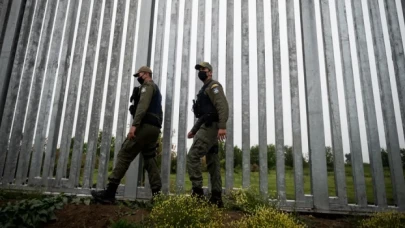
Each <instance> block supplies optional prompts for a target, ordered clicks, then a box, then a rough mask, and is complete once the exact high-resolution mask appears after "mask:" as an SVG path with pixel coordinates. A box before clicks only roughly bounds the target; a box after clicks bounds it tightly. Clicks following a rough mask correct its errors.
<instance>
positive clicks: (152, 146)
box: [91, 66, 163, 203]
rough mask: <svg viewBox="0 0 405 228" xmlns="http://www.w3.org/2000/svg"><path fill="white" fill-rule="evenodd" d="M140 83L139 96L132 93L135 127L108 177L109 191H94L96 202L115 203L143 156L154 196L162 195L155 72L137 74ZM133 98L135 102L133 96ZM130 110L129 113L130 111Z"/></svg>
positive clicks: (159, 110)
mask: <svg viewBox="0 0 405 228" xmlns="http://www.w3.org/2000/svg"><path fill="white" fill-rule="evenodd" d="M134 76H135V77H137V79H138V82H139V83H140V84H141V86H140V88H139V90H134V91H137V93H138V94H133V96H135V97H138V99H139V100H138V99H137V98H135V104H137V106H136V107H133V106H132V107H131V108H133V111H134V112H135V113H134V114H135V115H134V120H133V122H132V127H131V129H130V131H129V133H128V135H127V138H126V140H125V141H124V143H123V145H122V148H121V150H120V151H119V152H118V156H117V162H116V164H115V168H114V170H113V172H112V173H111V175H110V176H109V177H108V181H109V183H108V185H107V189H106V190H102V191H92V192H91V194H92V196H93V197H94V199H95V200H96V201H99V202H101V203H114V202H115V194H116V191H117V188H118V185H119V184H120V182H121V179H122V178H123V177H124V176H125V173H126V172H127V170H128V167H129V165H130V164H131V162H132V161H133V160H134V159H135V157H136V156H137V155H138V154H139V153H142V155H143V158H144V166H145V169H146V170H147V171H148V176H149V183H150V186H151V189H152V195H153V196H155V195H156V194H158V193H160V189H161V187H162V181H161V179H160V170H159V169H158V166H157V163H156V158H155V157H156V153H157V151H156V149H157V144H156V143H157V141H158V137H159V134H160V129H161V127H162V119H163V111H162V95H161V93H160V90H159V88H158V86H157V85H156V84H155V83H154V82H153V80H152V71H151V69H150V68H149V67H147V66H143V67H141V68H140V69H139V70H138V72H137V73H136V74H135V75H134ZM131 99H134V98H133V97H131ZM131 108H130V110H131Z"/></svg>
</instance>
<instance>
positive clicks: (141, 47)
mask: <svg viewBox="0 0 405 228" xmlns="http://www.w3.org/2000/svg"><path fill="white" fill-rule="evenodd" d="M152 10H154V8H153V2H152V1H141V6H140V12H139V13H140V16H139V29H138V44H137V47H136V62H135V66H137V67H139V66H142V65H146V64H147V63H148V54H147V53H148V50H150V49H149V45H151V42H152V38H151V36H150V32H149V31H150V29H153V28H151V27H150V24H151V20H153V17H152V15H151V12H152ZM140 160H141V156H137V157H136V158H135V160H134V161H133V162H132V164H131V166H130V169H129V170H128V171H127V176H126V180H127V181H126V183H125V192H124V195H125V197H126V198H136V197H137V192H138V180H139V177H140V175H139V174H141V172H139V171H142V166H141V164H140Z"/></svg>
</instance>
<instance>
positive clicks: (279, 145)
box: [259, 0, 286, 202]
mask: <svg viewBox="0 0 405 228" xmlns="http://www.w3.org/2000/svg"><path fill="white" fill-rule="evenodd" d="M279 20H280V19H279V7H278V0H272V1H271V23H272V42H273V77H274V122H275V123H274V126H275V129H276V158H277V159H276V160H277V161H276V163H277V177H276V179H277V196H278V199H279V200H280V201H281V202H284V201H285V200H286V192H285V158H284V157H285V156H284V126H283V122H284V120H283V85H282V75H281V52H280V22H279ZM259 107H260V106H259ZM260 108H261V107H260Z"/></svg>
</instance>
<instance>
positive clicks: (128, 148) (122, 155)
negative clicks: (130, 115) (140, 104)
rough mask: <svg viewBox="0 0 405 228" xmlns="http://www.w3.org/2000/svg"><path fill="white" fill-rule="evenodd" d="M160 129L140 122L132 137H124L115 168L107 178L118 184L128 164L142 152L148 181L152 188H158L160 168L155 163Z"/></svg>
mask: <svg viewBox="0 0 405 228" xmlns="http://www.w3.org/2000/svg"><path fill="white" fill-rule="evenodd" d="M159 134H160V129H159V128H157V127H155V126H152V125H149V124H142V125H141V126H140V127H138V128H137V129H136V132H135V138H134V139H131V140H129V139H126V140H125V141H124V143H123V144H122V147H121V150H120V151H119V152H118V155H117V162H116V163H115V168H114V170H113V172H112V173H111V175H110V176H109V177H108V180H109V181H110V182H112V183H116V184H119V183H120V182H121V179H122V178H123V177H124V176H125V173H126V172H127V170H128V167H129V165H130V164H131V162H132V161H133V160H134V159H135V157H136V156H138V154H139V153H142V155H143V157H144V167H145V169H146V171H148V176H149V183H150V186H151V189H152V190H160V189H161V187H162V180H161V179H160V170H159V169H158V166H157V163H156V142H157V140H158V138H159Z"/></svg>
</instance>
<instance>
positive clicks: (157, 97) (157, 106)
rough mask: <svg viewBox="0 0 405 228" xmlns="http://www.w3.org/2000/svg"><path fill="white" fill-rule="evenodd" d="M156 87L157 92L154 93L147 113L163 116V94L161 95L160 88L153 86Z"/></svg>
mask: <svg viewBox="0 0 405 228" xmlns="http://www.w3.org/2000/svg"><path fill="white" fill-rule="evenodd" d="M153 86H154V87H155V92H154V93H153V97H152V100H151V101H150V104H149V108H148V111H147V113H152V114H155V115H157V116H161V115H162V94H161V93H160V90H159V87H158V86H157V85H156V84H153Z"/></svg>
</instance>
